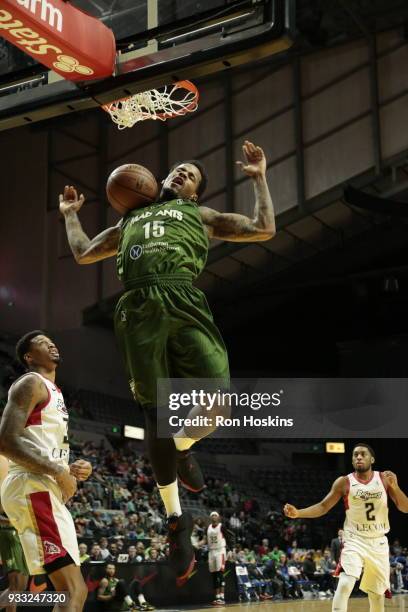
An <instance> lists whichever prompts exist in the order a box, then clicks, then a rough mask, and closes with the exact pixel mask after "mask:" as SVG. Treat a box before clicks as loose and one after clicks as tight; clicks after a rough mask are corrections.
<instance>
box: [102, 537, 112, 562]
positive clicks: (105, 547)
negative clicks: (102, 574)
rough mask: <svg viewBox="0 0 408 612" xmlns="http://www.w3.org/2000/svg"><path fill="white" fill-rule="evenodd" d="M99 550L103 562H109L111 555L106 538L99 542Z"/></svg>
mask: <svg viewBox="0 0 408 612" xmlns="http://www.w3.org/2000/svg"><path fill="white" fill-rule="evenodd" d="M99 548H100V549H101V555H102V558H103V560H104V561H106V560H109V561H111V560H112V559H111V554H110V551H109V549H108V538H105V537H103V538H101V539H100V540H99Z"/></svg>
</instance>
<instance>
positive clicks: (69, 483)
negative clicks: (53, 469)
mask: <svg viewBox="0 0 408 612" xmlns="http://www.w3.org/2000/svg"><path fill="white" fill-rule="evenodd" d="M55 480H56V481H57V484H58V486H59V488H60V489H61V493H62V501H63V502H64V504H66V503H67V501H69V500H70V499H71V497H73V496H74V495H75V493H76V490H77V481H76V478H75V477H74V476H73V475H72V474H70V472H69V471H68V470H65V469H64V470H62V471H61V472H60V473H59V474H58V475H57V476H56V477H55Z"/></svg>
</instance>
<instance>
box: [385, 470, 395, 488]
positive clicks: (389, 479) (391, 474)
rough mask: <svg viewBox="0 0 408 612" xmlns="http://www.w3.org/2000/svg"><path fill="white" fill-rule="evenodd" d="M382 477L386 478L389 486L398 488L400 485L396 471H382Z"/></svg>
mask: <svg viewBox="0 0 408 612" xmlns="http://www.w3.org/2000/svg"><path fill="white" fill-rule="evenodd" d="M382 477H383V479H384V483H385V484H386V485H387V488H389V489H396V488H397V487H398V479H397V476H396V475H395V474H394V472H391V471H390V470H386V471H385V472H383V473H382Z"/></svg>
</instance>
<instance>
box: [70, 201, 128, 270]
mask: <svg viewBox="0 0 408 612" xmlns="http://www.w3.org/2000/svg"><path fill="white" fill-rule="evenodd" d="M120 224H121V222H119V223H118V225H115V226H114V227H109V228H108V229H106V230H104V231H103V232H101V233H100V234H98V235H97V236H95V237H94V238H92V240H90V239H89V238H88V236H87V235H86V234H85V232H84V230H83V229H82V225H81V222H80V221H79V218H78V215H77V213H76V212H71V213H69V214H66V215H65V229H66V232H67V238H68V242H69V246H70V248H71V251H72V254H73V256H74V257H75V260H76V261H77V263H79V264H91V263H95V262H96V261H100V260H101V259H106V258H107V257H112V256H113V255H116V253H117V250H118V245H119V238H120Z"/></svg>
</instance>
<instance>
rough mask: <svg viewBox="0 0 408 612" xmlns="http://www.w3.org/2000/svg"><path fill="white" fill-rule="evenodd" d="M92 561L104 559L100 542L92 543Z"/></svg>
mask: <svg viewBox="0 0 408 612" xmlns="http://www.w3.org/2000/svg"><path fill="white" fill-rule="evenodd" d="M89 560H90V561H101V562H102V561H104V558H103V556H102V553H101V549H100V546H99V544H96V543H95V544H92V548H91V552H90V559H89Z"/></svg>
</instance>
